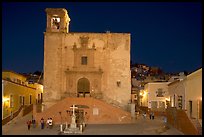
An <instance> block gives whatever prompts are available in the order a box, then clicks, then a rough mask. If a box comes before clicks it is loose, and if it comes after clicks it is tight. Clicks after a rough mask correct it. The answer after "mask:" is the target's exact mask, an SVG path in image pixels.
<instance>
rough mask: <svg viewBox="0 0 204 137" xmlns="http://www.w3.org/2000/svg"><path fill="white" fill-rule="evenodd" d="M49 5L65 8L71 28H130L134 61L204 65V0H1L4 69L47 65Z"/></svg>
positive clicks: (167, 67) (173, 68)
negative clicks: (203, 1) (169, 0)
mask: <svg viewBox="0 0 204 137" xmlns="http://www.w3.org/2000/svg"><path fill="white" fill-rule="evenodd" d="M45 8H66V9H67V10H68V14H69V17H70V18H71V22H70V27H69V28H70V32H105V31H107V30H109V31H110V32H121V33H123V32H129V33H131V60H132V61H133V62H135V63H143V64H146V65H149V66H158V67H160V68H161V69H162V70H164V71H165V72H180V71H184V70H186V71H190V72H192V71H194V70H196V69H198V68H200V67H202V14H201V12H202V4H201V3H192V2H191V3H187V2H184V3H178V2H176V3H167V2H163V3H158V2H153V3H150V2H146V3H141V2H140V3H139V2H127V3H124V2H114V3H113V2H104V3H101V2H100V3H99V2H92V3H90V2H84V3H82V2H80V3H79V2H72V3H69V2H67V3H62V2H60V3H56V2H55V3H53V2H52V3H51V2H35V3H34V2H26V3H21V2H16V3H11V2H9V3H2V69H3V70H4V69H6V70H13V71H15V72H19V73H23V72H26V73H28V72H35V71H36V70H39V71H42V70H43V54H44V53H43V52H44V51H43V47H44V41H43V40H44V35H43V32H45V29H46V13H45Z"/></svg>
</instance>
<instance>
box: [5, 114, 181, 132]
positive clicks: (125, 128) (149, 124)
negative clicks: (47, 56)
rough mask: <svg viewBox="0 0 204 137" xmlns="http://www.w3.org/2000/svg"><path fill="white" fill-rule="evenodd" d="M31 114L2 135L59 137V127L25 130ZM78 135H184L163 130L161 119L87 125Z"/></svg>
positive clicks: (18, 119) (7, 127) (8, 126)
mask: <svg viewBox="0 0 204 137" xmlns="http://www.w3.org/2000/svg"><path fill="white" fill-rule="evenodd" d="M31 115H32V114H28V115H26V116H24V117H22V118H17V119H15V120H14V121H12V122H11V123H9V124H7V125H4V126H2V134H3V135H59V134H60V132H59V125H54V126H53V128H52V129H49V128H46V127H45V129H40V126H39V125H38V126H37V127H36V128H33V127H31V129H30V130H28V129H27V125H26V121H27V120H28V119H31ZM80 135H184V134H183V133H182V132H180V131H178V130H177V129H175V128H173V127H169V128H164V124H163V121H162V118H161V117H156V118H155V119H154V120H150V119H143V118H142V117H139V118H138V119H136V120H134V121H133V123H131V124H98V125H97V124H88V125H87V126H86V127H85V128H84V131H83V133H82V134H80Z"/></svg>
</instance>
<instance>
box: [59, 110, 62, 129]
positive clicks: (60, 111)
mask: <svg viewBox="0 0 204 137" xmlns="http://www.w3.org/2000/svg"><path fill="white" fill-rule="evenodd" d="M59 114H60V118H61V124H60V132H62V131H63V129H62V112H61V111H60V112H59Z"/></svg>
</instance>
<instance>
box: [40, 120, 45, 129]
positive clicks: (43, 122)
mask: <svg viewBox="0 0 204 137" xmlns="http://www.w3.org/2000/svg"><path fill="white" fill-rule="evenodd" d="M40 123H41V129H44V124H45V121H44V119H43V118H41V120H40Z"/></svg>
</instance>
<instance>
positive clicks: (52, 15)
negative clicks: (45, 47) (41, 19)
mask: <svg viewBox="0 0 204 137" xmlns="http://www.w3.org/2000/svg"><path fill="white" fill-rule="evenodd" d="M45 11H46V13H47V26H46V32H64V33H68V32H69V22H70V18H69V16H68V13H67V10H66V9H64V8H46V9H45Z"/></svg>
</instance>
